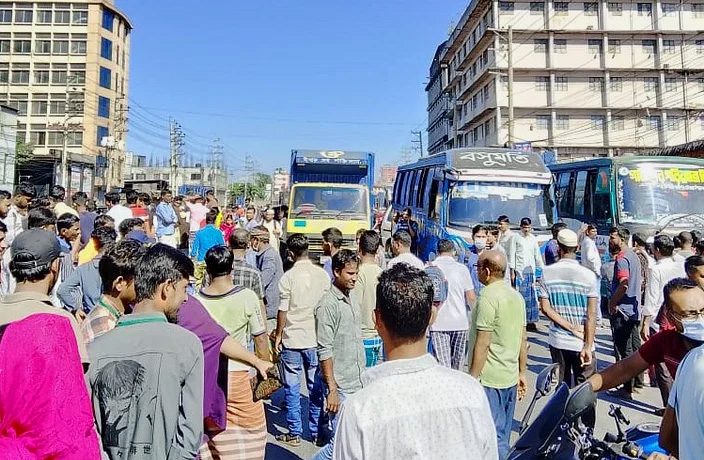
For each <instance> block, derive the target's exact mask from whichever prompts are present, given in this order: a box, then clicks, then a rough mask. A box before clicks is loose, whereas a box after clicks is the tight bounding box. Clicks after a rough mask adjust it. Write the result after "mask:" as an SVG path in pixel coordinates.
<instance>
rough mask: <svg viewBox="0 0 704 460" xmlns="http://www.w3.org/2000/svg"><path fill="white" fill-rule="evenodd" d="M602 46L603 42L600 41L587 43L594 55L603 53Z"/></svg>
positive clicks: (591, 40) (590, 40) (593, 40)
mask: <svg viewBox="0 0 704 460" xmlns="http://www.w3.org/2000/svg"><path fill="white" fill-rule="evenodd" d="M601 44H602V41H601V40H600V39H589V41H588V42H587V47H588V49H589V52H590V53H592V54H600V53H601Z"/></svg>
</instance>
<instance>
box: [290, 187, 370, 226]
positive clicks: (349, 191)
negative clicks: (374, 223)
mask: <svg viewBox="0 0 704 460" xmlns="http://www.w3.org/2000/svg"><path fill="white" fill-rule="evenodd" d="M368 209H369V199H368V198H367V191H366V190H364V189H363V188H353V187H326V186H313V185H311V186H306V185H303V186H296V187H294V190H293V206H292V208H291V210H290V211H289V218H291V219H301V218H310V219H330V218H333V219H345V220H353V219H367V218H368Z"/></svg>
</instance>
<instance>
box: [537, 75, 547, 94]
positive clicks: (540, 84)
mask: <svg viewBox="0 0 704 460" xmlns="http://www.w3.org/2000/svg"><path fill="white" fill-rule="evenodd" d="M549 86H550V77H535V89H536V90H538V91H547V90H548V87H549Z"/></svg>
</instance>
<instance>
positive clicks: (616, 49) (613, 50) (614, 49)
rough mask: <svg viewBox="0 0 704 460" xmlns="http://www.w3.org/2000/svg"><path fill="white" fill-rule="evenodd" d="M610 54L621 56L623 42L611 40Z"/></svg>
mask: <svg viewBox="0 0 704 460" xmlns="http://www.w3.org/2000/svg"><path fill="white" fill-rule="evenodd" d="M609 54H621V40H609Z"/></svg>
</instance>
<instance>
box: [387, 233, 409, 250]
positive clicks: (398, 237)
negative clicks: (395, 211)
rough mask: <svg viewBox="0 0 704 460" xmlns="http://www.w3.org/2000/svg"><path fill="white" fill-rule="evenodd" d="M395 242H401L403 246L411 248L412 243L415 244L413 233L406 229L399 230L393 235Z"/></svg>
mask: <svg viewBox="0 0 704 460" xmlns="http://www.w3.org/2000/svg"><path fill="white" fill-rule="evenodd" d="M391 238H392V239H393V240H394V242H396V243H398V244H400V245H401V246H403V247H405V248H410V247H411V244H413V239H412V238H411V234H410V233H408V232H407V231H405V230H399V231H397V232H396V233H394V235H393V236H392V237H391Z"/></svg>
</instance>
